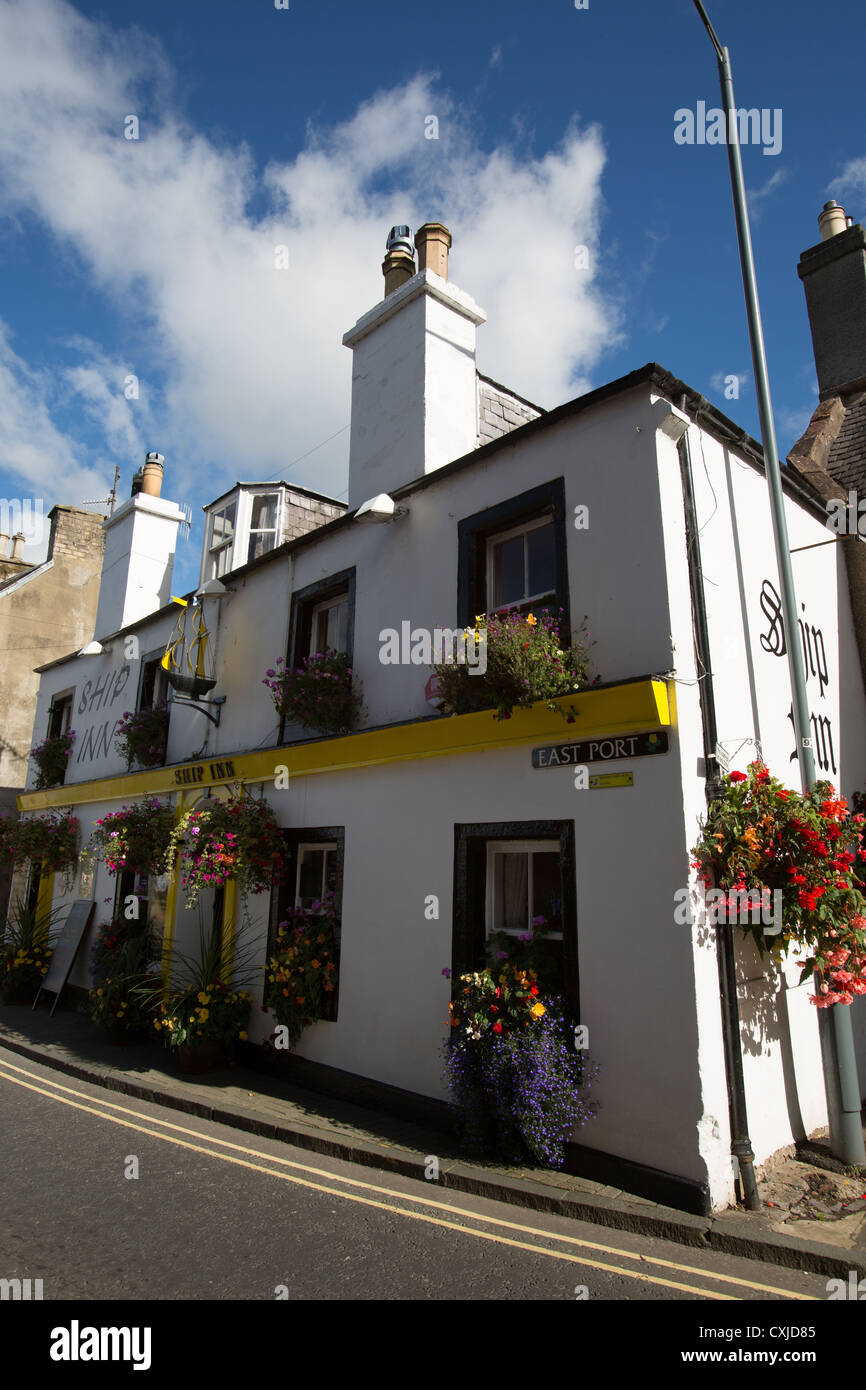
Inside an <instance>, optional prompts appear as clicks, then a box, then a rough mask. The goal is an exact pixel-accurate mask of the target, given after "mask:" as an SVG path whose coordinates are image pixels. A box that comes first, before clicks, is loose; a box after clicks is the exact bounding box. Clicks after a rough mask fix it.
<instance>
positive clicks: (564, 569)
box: [457, 478, 571, 645]
mask: <svg viewBox="0 0 866 1390" xmlns="http://www.w3.org/2000/svg"><path fill="white" fill-rule="evenodd" d="M548 519H550V520H552V521H553V538H554V548H555V549H554V573H555V587H554V590H553V593H554V599H553V605H552V606H553V607H555V608H562V610H563V614H562V617H563V629H564V631H563V641H564V643H565V644H566V645H569V644H570V642H571V606H570V603H569V590H568V562H567V551H566V536H567V531H566V525H565V521H566V514H565V479H564V478H553V479H551V481H550V482H547V483H542V484H540V485H539V486H538V487H534V488H530V489H529V490H528V491H527V492H521V493H520V494H519V495H518V496H516V497H511V498H508V499H507V500H506V501H504V502H498V503H496V504H495V505H494V506H492V507H487V508H485V510H484V511H480V512H475V513H473V515H472V516H467V517H463V519H462V520H461V521H459V522H458V524H457V624H458V626H460V627H468V626H469V624H470V623H473V622H474V621H475V617H476V615H477V614H479V613H489V612H491V611H495V610H491V607H490V604H491V602H492V599H491V598H490V597H489V595H490V592H491V590H490V578H489V556H490V553H491V551H490V542H491V541H494V542H495V541H496V540H500V539H502V538H503V537H506V536H507V535H508V533H509V532H512V531H513V532H514V533H517V532H519V531H520V530H521V529H524V528H525V529H528V523H532V522H537V523H538V524H541V522H542V521H544V520H548ZM525 602H527V600H524V603H525ZM508 606H509V607H512V608H513V607H516V606H518V605H514V604H511V605H508Z"/></svg>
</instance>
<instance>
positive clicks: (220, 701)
mask: <svg viewBox="0 0 866 1390" xmlns="http://www.w3.org/2000/svg"><path fill="white" fill-rule="evenodd" d="M226 699H227V696H225V695H217V696H216V697H215V698H214V699H213V700H184V699H179V698H178V696H177V695H175V697H174V699H173V700H172V702H171V703H172V704H173V705H186V707H187V709H195V710H198V712H199V714H203V715H204V717H205V719H209V720H210V722H211V723H212V724H213V726H214V728H216V729H218V728H219V726H220V714H221V713H222V707H223V705H224V704H225V702H226ZM205 705H216V714H209V713H208V711H207V710H206V709H205V708H204V706H205Z"/></svg>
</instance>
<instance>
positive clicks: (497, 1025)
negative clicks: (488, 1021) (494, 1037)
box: [493, 1022, 502, 1033]
mask: <svg viewBox="0 0 866 1390" xmlns="http://www.w3.org/2000/svg"><path fill="white" fill-rule="evenodd" d="M493 1031H494V1033H501V1032H502V1024H501V1023H499V1022H496V1023H494V1025H493Z"/></svg>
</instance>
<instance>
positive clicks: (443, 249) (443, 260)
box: [415, 222, 451, 280]
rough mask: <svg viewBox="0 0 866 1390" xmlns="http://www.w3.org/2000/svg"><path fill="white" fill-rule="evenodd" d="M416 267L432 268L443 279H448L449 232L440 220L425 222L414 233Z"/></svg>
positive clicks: (422, 268) (421, 268)
mask: <svg viewBox="0 0 866 1390" xmlns="http://www.w3.org/2000/svg"><path fill="white" fill-rule="evenodd" d="M415 246H416V248H417V251H418V269H419V270H432V271H433V273H434V275H439V276H441V278H442V279H443V280H447V279H448V251H449V248H450V246H451V233H450V232H449V230H448V228H447V227H445V226H443V225H442V223H441V222H425V223H424V226H423V227H419V228H418V230H417V232H416V233H415Z"/></svg>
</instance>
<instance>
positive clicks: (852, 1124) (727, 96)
mask: <svg viewBox="0 0 866 1390" xmlns="http://www.w3.org/2000/svg"><path fill="white" fill-rule="evenodd" d="M694 3H695V8H696V9H697V11H698V14H699V15H700V17H701V20H702V22H703V24H704V27H705V29H706V31H707V33H708V34H709V36H710V39H711V41H712V45H713V48H714V49H715V52H716V59H717V61H718V65H719V82H720V84H721V89H722V102H723V105H724V109H725V121H726V129H727V144H728V164H729V166H730V173H731V191H732V193H733V198H734V216H735V218H736V223H737V244H738V246H739V251H740V268H741V270H742V275H743V289H744V292H745V296H746V313H747V316H748V321H749V340H750V343H751V348H752V366H753V368H754V372H755V386H756V389H757V395H758V411H759V414H760V418H761V442H762V444H763V449H764V471H765V473H766V475H767V486H768V488H769V493H770V514H771V516H772V521H773V538H774V541H775V546H776V560H777V563H778V566H779V581H780V586H781V598H782V615H783V619H784V624H785V634H786V637H787V648H788V669H789V671H790V676H791V691H792V695H793V715H794V728H795V730H796V735H797V758H798V763H799V768H800V781H801V785H802V788H803V791H804V792H808V791H809V790H810V789H811V788H812V786H813V785H814V783H815V759H814V756H813V753H812V740H811V738H810V737H809V701H808V697H807V695H806V672H805V666H804V662H803V653H802V650H801V647H800V643H799V642H798V641H797V601H796V596H795V593H794V576H793V573H792V570H791V555H790V549H789V542H788V526H787V522H786V520H785V508H784V502H783V497H782V478H781V473H780V471H779V450H778V445H777V444H776V429H775V425H774V424H773V408H772V405H771V403H770V381H769V376H768V373H767V358H766V353H765V351H764V333H763V329H762V327H761V310H760V306H759V304H758V286H757V281H756V279H755V263H754V259H753V256H752V238H751V235H750V233H749V215H748V210H747V207H746V190H745V185H744V183H743V162H742V158H741V156H740V139H739V127H738V123H737V107H736V102H735V100H734V82H733V76H732V73H731V57H730V54H729V52H728V50H727V49H726V48H723V47H722V45H721V43H720V42H719V40H718V37H717V36H716V32H715V30H714V29H713V26H712V24H711V23H710V20H709V16H708V15H707V12H706V10H705V9H704V7H703V5H702V4H701V0H694ZM829 1014H830V1018H829V1020H828V1019H827V1018H826V1017H825V1011H824V1010H821V1011H820V1012H819V1028H820V1035H821V1049H822V1054H823V1060H824V1083H825V1087H826V1091H827V1113H828V1117H829V1122H830V1144H831V1147H832V1149H833V1152H834V1154H835V1155H836V1157H837V1158H839V1159H841V1160H842V1162H843V1163H851V1164H862V1163H864V1162H866V1152H864V1147H863V1129H862V1126H861V1122H860V1086H859V1083H858V1079H857V1062H856V1058H855V1055H854V1035H853V1031H852V1027H851V1011H850V1008H848V1007H846V1006H845V1005H842V1004H834V1005H833V1006H832V1007H831V1008H830V1010H829Z"/></svg>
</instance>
